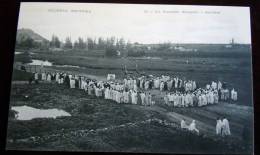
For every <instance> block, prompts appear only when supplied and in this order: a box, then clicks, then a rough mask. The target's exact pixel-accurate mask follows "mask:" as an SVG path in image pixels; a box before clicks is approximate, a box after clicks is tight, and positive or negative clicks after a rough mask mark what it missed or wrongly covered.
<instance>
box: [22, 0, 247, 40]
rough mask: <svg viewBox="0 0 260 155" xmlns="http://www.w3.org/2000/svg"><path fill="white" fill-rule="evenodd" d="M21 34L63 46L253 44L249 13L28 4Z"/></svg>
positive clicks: (210, 8)
mask: <svg viewBox="0 0 260 155" xmlns="http://www.w3.org/2000/svg"><path fill="white" fill-rule="evenodd" d="M18 28H30V29H32V30H33V31H35V32H36V33H39V34H40V35H42V36H43V37H45V38H46V39H49V40H50V39H51V36H52V35H53V34H55V35H57V36H58V37H60V38H61V40H63V41H64V39H65V38H66V37H67V36H70V37H71V39H72V40H75V39H77V38H78V37H79V36H80V37H83V38H84V39H85V38H87V37H100V36H101V37H110V36H115V37H124V38H125V39H126V40H130V41H131V42H140V43H158V42H161V43H162V42H169V41H170V42H173V43H229V41H230V40H231V39H232V38H234V39H235V42H238V43H251V30H250V10H249V7H219V6H189V5H186V6H185V5H136V4H112V5H111V4H97V3H92V4H91V3H90V4H85V3H28V2H27V3H26V2H23V3H22V4H21V7H20V15H19V23H18Z"/></svg>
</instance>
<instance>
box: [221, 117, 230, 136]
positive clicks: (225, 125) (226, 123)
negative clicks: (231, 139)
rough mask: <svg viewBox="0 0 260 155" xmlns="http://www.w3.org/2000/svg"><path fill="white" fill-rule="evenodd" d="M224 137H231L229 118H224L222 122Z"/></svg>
mask: <svg viewBox="0 0 260 155" xmlns="http://www.w3.org/2000/svg"><path fill="white" fill-rule="evenodd" d="M222 122H223V123H222V124H223V125H222V136H229V135H231V132H230V127H229V121H228V120H227V118H225V117H224V119H223V120H222Z"/></svg>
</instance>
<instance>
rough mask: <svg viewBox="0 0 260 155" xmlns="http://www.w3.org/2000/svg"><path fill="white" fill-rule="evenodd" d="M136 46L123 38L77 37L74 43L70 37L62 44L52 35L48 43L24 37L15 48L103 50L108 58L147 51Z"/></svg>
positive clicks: (139, 54)
mask: <svg viewBox="0 0 260 155" xmlns="http://www.w3.org/2000/svg"><path fill="white" fill-rule="evenodd" d="M137 45H138V43H135V44H131V43H130V42H129V41H127V42H126V41H125V39H124V38H116V37H108V38H102V37H99V38H91V37H88V38H86V39H85V40H84V39H83V38H81V37H79V38H78V39H77V40H75V41H72V40H71V38H70V37H66V38H65V40H64V42H63V41H61V40H60V39H59V37H57V36H56V35H53V36H52V38H51V40H50V41H47V40H46V41H35V40H33V39H32V38H30V37H26V38H22V39H21V40H19V41H17V42H16V47H17V48H21V49H33V48H34V49H36V48H38V49H49V48H59V49H63V50H86V51H88V50H104V51H105V55H106V56H109V57H112V56H118V55H119V54H120V55H121V56H122V55H123V54H122V53H124V55H125V56H133V57H138V56H144V55H145V50H147V49H145V48H144V47H139V46H137Z"/></svg>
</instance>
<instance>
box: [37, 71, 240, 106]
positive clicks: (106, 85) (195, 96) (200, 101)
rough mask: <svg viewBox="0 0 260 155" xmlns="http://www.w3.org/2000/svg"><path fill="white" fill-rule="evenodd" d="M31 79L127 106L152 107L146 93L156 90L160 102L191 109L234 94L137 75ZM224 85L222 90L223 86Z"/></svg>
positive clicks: (54, 75) (48, 74)
mask: <svg viewBox="0 0 260 155" xmlns="http://www.w3.org/2000/svg"><path fill="white" fill-rule="evenodd" d="M34 79H35V80H44V81H49V82H51V81H56V82H57V83H59V84H65V85H67V86H68V87H69V88H79V89H83V90H85V91H86V92H87V93H88V95H95V96H96V97H103V98H104V99H108V100H113V101H115V102H117V103H130V104H139V105H154V104H155V101H154V100H153V96H154V95H152V94H151V93H150V92H149V90H152V89H157V90H159V91H160V92H161V93H162V94H163V93H166V94H165V95H163V100H164V103H165V104H166V105H168V106H173V107H192V106H198V107H201V106H205V105H210V104H217V103H218V102H219V100H224V101H225V100H228V99H229V98H231V100H233V101H236V100H237V91H235V90H234V88H233V89H232V90H231V95H230V91H229V90H228V89H227V88H226V87H225V85H224V84H222V82H220V81H218V82H214V81H212V82H211V84H207V85H206V87H205V88H197V84H196V82H195V81H193V80H183V79H181V78H179V77H170V76H164V75H162V76H158V77H155V76H153V75H149V76H140V77H137V78H133V77H129V78H124V79H123V81H122V82H115V81H114V80H112V81H111V80H110V81H97V80H95V79H89V78H86V77H84V76H78V75H72V74H67V73H65V72H56V73H51V72H43V73H37V72H36V73H34ZM223 85H224V87H223Z"/></svg>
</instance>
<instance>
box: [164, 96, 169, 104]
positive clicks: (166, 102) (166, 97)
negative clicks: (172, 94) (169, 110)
mask: <svg viewBox="0 0 260 155" xmlns="http://www.w3.org/2000/svg"><path fill="white" fill-rule="evenodd" d="M163 99H164V103H165V104H166V105H169V97H168V93H167V94H165V95H164V97H163Z"/></svg>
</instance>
